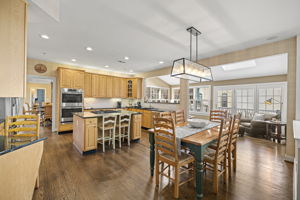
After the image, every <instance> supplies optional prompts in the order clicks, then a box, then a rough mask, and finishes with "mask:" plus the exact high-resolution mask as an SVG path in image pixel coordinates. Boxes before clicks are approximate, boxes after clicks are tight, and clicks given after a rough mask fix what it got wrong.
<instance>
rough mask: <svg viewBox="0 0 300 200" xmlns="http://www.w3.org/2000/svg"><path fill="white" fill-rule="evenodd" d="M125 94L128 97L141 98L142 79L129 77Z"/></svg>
mask: <svg viewBox="0 0 300 200" xmlns="http://www.w3.org/2000/svg"><path fill="white" fill-rule="evenodd" d="M127 96H128V98H137V99H140V98H142V79H140V78H129V79H127Z"/></svg>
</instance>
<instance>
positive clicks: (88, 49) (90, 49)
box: [85, 47, 93, 51]
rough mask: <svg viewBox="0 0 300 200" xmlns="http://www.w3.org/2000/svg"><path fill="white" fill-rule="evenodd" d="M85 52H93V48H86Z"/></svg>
mask: <svg viewBox="0 0 300 200" xmlns="http://www.w3.org/2000/svg"><path fill="white" fill-rule="evenodd" d="M85 49H86V50H87V51H93V48H92V47H86V48H85Z"/></svg>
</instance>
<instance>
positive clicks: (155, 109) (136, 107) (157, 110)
mask: <svg viewBox="0 0 300 200" xmlns="http://www.w3.org/2000/svg"><path fill="white" fill-rule="evenodd" d="M109 109H111V110H115V109H140V110H150V111H154V112H165V111H163V110H159V109H157V108H149V107H138V106H131V107H121V108H92V107H90V108H89V107H86V108H84V110H86V111H90V110H109Z"/></svg>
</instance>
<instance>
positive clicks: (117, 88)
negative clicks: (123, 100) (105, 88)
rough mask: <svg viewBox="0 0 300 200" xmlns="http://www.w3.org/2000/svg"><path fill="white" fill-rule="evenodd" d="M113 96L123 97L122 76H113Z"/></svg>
mask: <svg viewBox="0 0 300 200" xmlns="http://www.w3.org/2000/svg"><path fill="white" fill-rule="evenodd" d="M112 80H113V81H112V82H113V84H112V86H113V87H112V97H113V98H120V97H121V93H120V92H121V78H119V77H113V78H112Z"/></svg>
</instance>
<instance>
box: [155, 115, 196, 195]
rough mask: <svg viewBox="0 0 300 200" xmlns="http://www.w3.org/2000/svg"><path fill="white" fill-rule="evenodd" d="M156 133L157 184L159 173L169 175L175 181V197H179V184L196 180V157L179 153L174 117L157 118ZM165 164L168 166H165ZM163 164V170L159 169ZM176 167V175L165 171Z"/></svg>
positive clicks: (157, 183) (157, 182)
mask: <svg viewBox="0 0 300 200" xmlns="http://www.w3.org/2000/svg"><path fill="white" fill-rule="evenodd" d="M154 133H155V159H156V160H155V180H156V186H158V185H159V175H161V176H165V177H167V178H168V179H169V180H172V181H174V197H175V198H178V197H179V186H180V185H182V184H184V183H187V182H189V181H193V180H194V174H195V173H194V172H195V169H194V165H193V163H194V161H195V159H194V157H193V156H192V155H189V154H186V153H184V152H181V154H180V155H178V152H177V144H176V134H175V125H174V121H173V120H172V119H166V118H155V119H154ZM164 164H166V165H167V166H166V167H165V166H164ZM160 165H161V170H160V169H159V168H160ZM186 165H187V166H188V167H186ZM170 166H172V167H173V169H174V177H171V174H170V173H168V174H166V173H165V172H164V171H165V170H166V169H170ZM189 171H191V172H192V176H191V177H187V178H186V180H185V181H183V182H180V174H183V173H187V172H189Z"/></svg>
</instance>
